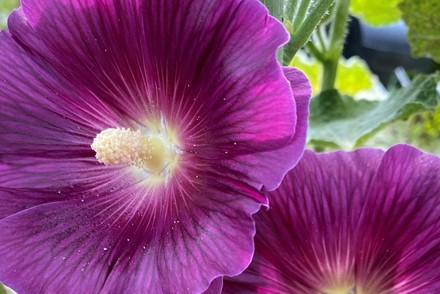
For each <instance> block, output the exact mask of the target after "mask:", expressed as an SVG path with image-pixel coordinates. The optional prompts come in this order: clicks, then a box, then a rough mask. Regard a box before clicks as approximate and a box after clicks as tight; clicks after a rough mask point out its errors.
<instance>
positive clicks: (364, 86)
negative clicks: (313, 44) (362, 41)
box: [289, 51, 374, 96]
mask: <svg viewBox="0 0 440 294" xmlns="http://www.w3.org/2000/svg"><path fill="white" fill-rule="evenodd" d="M289 65H290V66H295V67H297V68H299V69H301V70H302V71H303V72H304V73H305V74H306V75H307V77H308V78H309V80H310V83H311V85H312V90H313V95H316V94H318V93H319V92H320V90H321V84H322V82H321V78H322V64H321V63H320V62H319V61H318V60H316V59H313V58H310V57H309V56H307V55H306V54H305V53H304V52H303V51H300V52H298V54H296V55H295V57H294V58H293V59H292V61H291V63H290V64H289ZM373 86H374V76H373V73H372V72H371V71H370V69H369V68H368V65H367V64H366V63H365V61H364V60H362V59H360V58H359V57H352V58H350V59H348V60H346V59H344V58H340V59H339V65H338V72H337V73H336V89H338V90H339V92H340V93H342V94H347V95H350V96H355V95H356V94H358V93H359V92H361V91H368V90H370V89H372V88H373Z"/></svg>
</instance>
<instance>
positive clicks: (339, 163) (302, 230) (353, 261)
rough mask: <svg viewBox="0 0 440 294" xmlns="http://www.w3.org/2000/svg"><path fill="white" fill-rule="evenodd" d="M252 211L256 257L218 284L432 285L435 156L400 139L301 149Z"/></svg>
mask: <svg viewBox="0 0 440 294" xmlns="http://www.w3.org/2000/svg"><path fill="white" fill-rule="evenodd" d="M270 203H271V208H270V210H269V211H267V212H266V211H262V212H260V213H259V214H258V215H257V216H256V221H257V235H256V239H255V242H256V255H255V257H254V260H253V262H252V264H251V266H250V267H249V268H248V269H247V270H246V271H245V273H244V274H242V275H240V276H238V277H236V278H227V279H225V286H224V289H225V290H224V292H225V293H236V292H240V293H241V292H243V293H247V292H246V291H254V292H255V291H258V293H273V292H276V293H279V292H282V293H315V292H316V293H328V292H332V291H336V290H339V291H346V292H347V293H348V292H350V291H352V290H353V289H357V291H361V292H362V293H434V292H435V291H436V290H437V289H438V288H439V285H440V284H439V282H438V281H439V280H440V279H439V277H440V266H439V264H440V262H439V260H440V214H439V211H440V210H439V209H438V208H439V207H440V159H439V158H437V157H435V156H432V155H428V154H425V153H422V152H420V151H418V150H416V149H415V148H412V147H410V146H406V145H399V146H396V147H393V148H391V149H390V150H389V151H387V152H386V153H383V152H382V151H379V150H373V149H360V150H357V151H355V152H350V153H348V152H334V153H329V154H314V153H312V152H306V153H305V155H304V157H303V159H302V160H301V162H300V163H299V164H298V165H297V167H295V169H294V170H292V171H291V172H290V173H289V174H288V175H287V176H286V179H285V181H284V182H283V183H282V185H281V186H280V188H279V189H278V190H276V191H274V192H271V193H270Z"/></svg>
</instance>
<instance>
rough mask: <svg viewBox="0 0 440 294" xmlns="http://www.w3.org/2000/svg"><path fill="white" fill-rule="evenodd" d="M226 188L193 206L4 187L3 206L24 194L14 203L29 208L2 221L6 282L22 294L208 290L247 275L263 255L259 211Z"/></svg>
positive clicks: (119, 191) (126, 193) (154, 198)
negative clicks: (216, 280)
mask: <svg viewBox="0 0 440 294" xmlns="http://www.w3.org/2000/svg"><path fill="white" fill-rule="evenodd" d="M217 185H220V186H219V187H216V188H213V185H208V187H211V188H207V189H205V191H203V192H202V191H201V192H200V193H194V192H193V193H191V196H192V197H194V198H191V199H187V200H186V202H182V201H176V200H178V199H177V198H176V199H175V200H173V199H168V200H167V201H165V202H164V201H162V200H163V197H164V195H163V193H165V191H161V190H158V191H152V190H150V188H146V187H143V188H142V186H139V185H138V186H133V187H131V188H128V189H127V188H126V187H125V186H120V187H116V189H115V190H114V191H113V192H108V193H107V194H105V193H104V194H102V195H101V196H99V195H96V194H95V192H93V193H92V191H90V192H84V191H83V190H82V189H80V190H79V191H78V192H75V191H69V193H67V194H68V197H63V195H62V194H61V195H59V194H57V193H55V194H49V192H47V191H43V190H38V192H35V191H34V192H32V191H24V190H20V191H18V190H17V191H11V190H10V189H9V190H6V189H0V196H1V197H0V200H4V199H3V198H4V197H6V196H7V195H10V196H15V195H17V194H18V193H20V201H21V202H17V201H15V200H14V201H15V202H14V203H15V204H17V203H18V204H19V207H18V208H19V209H24V210H22V211H21V212H19V213H15V214H11V215H9V216H7V217H5V218H3V219H2V220H0V230H1V231H2V242H1V244H0V264H1V265H2V267H1V268H0V279H1V280H2V281H4V282H5V283H7V284H8V285H10V286H11V287H12V288H13V289H15V290H17V291H18V292H19V293H27V292H33V291H36V292H39V293H40V292H41V293H63V292H66V291H67V292H68V291H70V290H71V289H76V291H79V292H87V293H97V292H99V291H103V292H115V293H122V292H124V291H128V292H130V293H145V292H149V291H151V292H154V293H176V292H179V293H193V292H202V291H203V290H205V289H206V288H207V287H208V285H209V283H210V282H211V280H212V279H213V277H216V276H219V275H222V274H228V275H236V274H238V273H240V272H241V271H242V270H243V269H244V268H245V267H246V266H247V265H248V264H249V262H250V260H251V258H252V254H253V245H252V238H253V235H254V234H255V227H254V222H253V220H252V218H251V214H252V213H254V212H256V211H257V210H258V208H259V205H258V204H257V203H256V202H254V201H253V200H250V199H247V198H246V197H243V195H240V194H241V192H240V191H239V190H237V191H231V190H230V189H229V188H228V187H225V186H223V187H222V186H221V184H220V183H217ZM107 188H108V187H107ZM174 188H175V191H174V192H173V193H175V194H176V197H184V195H182V191H180V188H178V187H174ZM187 190H188V189H186V190H185V191H187ZM221 191H223V192H221ZM38 193H41V194H38ZM166 194H167V195H169V194H170V191H168V192H166ZM161 197H162V199H161ZM40 199H44V200H45V202H46V203H45V204H41V203H39V202H40V201H39V200H40ZM25 200H27V201H25ZM50 200H51V201H50ZM22 203H26V204H27V205H31V204H32V203H33V204H34V205H35V206H33V207H23V206H20V205H21V204H22ZM214 203H215V205H213V204H214ZM10 207H11V208H13V207H16V206H14V205H12V204H11V206H10ZM2 211H3V210H2ZM164 215H167V217H166V218H164V217H163V216H164ZM189 269H191V270H189Z"/></svg>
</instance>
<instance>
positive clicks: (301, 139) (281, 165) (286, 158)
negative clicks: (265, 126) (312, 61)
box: [230, 67, 312, 191]
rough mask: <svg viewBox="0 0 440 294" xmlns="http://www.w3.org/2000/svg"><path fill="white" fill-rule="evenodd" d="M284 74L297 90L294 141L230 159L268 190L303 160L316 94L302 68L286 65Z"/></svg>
mask: <svg viewBox="0 0 440 294" xmlns="http://www.w3.org/2000/svg"><path fill="white" fill-rule="evenodd" d="M284 74H285V76H286V78H287V79H288V80H289V82H290V86H291V87H292V91H293V93H294V98H295V103H296V111H297V119H298V120H297V124H296V129H295V136H294V137H293V139H292V140H291V141H290V143H289V144H288V145H287V146H285V147H283V148H280V149H278V150H272V151H269V152H262V153H257V154H249V155H244V156H238V157H236V158H234V161H232V163H230V164H231V165H232V166H234V167H235V168H236V169H238V170H242V171H243V177H249V178H250V181H253V182H256V183H265V189H266V190H269V191H271V190H274V189H276V188H277V187H278V186H279V185H280V183H281V180H282V179H283V177H284V175H285V174H286V173H287V172H288V171H289V170H290V169H292V167H293V166H295V165H296V164H297V163H298V161H299V160H300V158H301V156H302V154H303V152H304V149H303V147H304V146H305V143H306V137H307V126H308V118H309V102H310V97H311V94H312V90H311V86H310V82H309V80H308V78H307V77H306V76H305V75H304V73H302V72H301V71H300V70H298V69H295V68H292V67H285V68H284Z"/></svg>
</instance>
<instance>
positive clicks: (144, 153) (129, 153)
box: [91, 128, 177, 176]
mask: <svg viewBox="0 0 440 294" xmlns="http://www.w3.org/2000/svg"><path fill="white" fill-rule="evenodd" d="M91 147H92V149H93V150H94V151H95V152H96V158H97V160H98V161H99V162H100V163H103V164H105V165H113V164H122V165H125V166H133V167H137V168H143V169H145V170H146V171H147V172H148V173H150V174H152V175H156V176H157V175H161V174H164V173H168V172H169V171H170V168H172V166H174V165H175V163H176V160H177V153H176V152H175V148H174V145H173V143H172V142H171V141H170V140H169V139H168V138H167V137H166V136H164V135H163V134H160V133H145V132H142V131H141V130H136V131H133V130H130V129H125V128H109V129H105V130H103V131H102V132H100V133H99V134H98V135H97V136H96V137H95V139H94V140H93V143H92V145H91Z"/></svg>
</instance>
